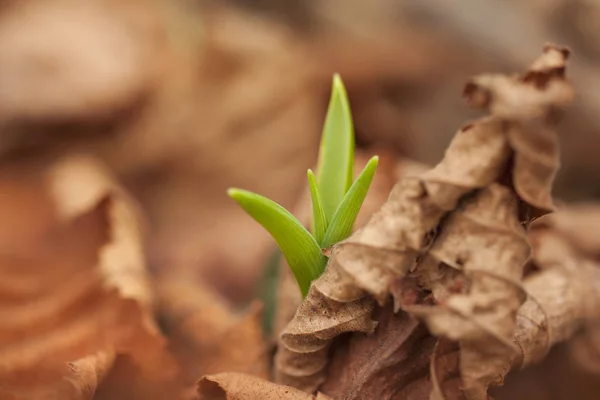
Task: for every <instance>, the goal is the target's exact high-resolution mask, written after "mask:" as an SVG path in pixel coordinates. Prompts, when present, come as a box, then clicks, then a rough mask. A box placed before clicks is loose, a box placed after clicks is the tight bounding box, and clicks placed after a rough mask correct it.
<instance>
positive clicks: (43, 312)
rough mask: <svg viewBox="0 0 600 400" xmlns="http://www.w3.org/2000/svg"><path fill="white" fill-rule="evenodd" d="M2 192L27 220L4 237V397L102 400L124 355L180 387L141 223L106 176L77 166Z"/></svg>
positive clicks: (21, 172) (22, 171)
mask: <svg viewBox="0 0 600 400" xmlns="http://www.w3.org/2000/svg"><path fill="white" fill-rule="evenodd" d="M0 185H2V190H0V192H2V193H6V194H9V195H6V196H2V198H1V199H0V200H1V202H2V207H1V208H2V213H3V214H6V215H7V216H8V215H11V214H12V215H16V216H18V217H17V218H14V217H13V218H9V217H7V218H2V220H3V221H4V223H3V227H2V229H1V230H2V233H1V234H0V241H1V242H2V244H0V276H2V280H1V284H0V315H1V320H2V321H1V323H0V397H2V398H12V399H31V398H48V399H53V398H56V399H58V398H60V399H89V398H92V397H93V396H94V393H95V392H96V390H97V388H98V386H99V385H100V384H101V383H102V381H103V380H104V379H105V378H107V375H110V371H111V369H112V368H113V367H114V366H115V365H116V364H115V363H116V362H117V359H118V357H116V356H117V355H119V354H124V355H129V356H130V357H131V358H132V360H133V361H134V362H135V365H136V366H137V367H138V373H139V374H140V376H141V375H145V374H151V376H152V377H153V379H156V381H157V382H159V381H161V382H162V379H167V380H168V379H170V378H172V377H173V373H174V370H173V369H172V368H173V364H172V363H170V359H169V357H168V356H166V355H165V354H164V353H163V345H164V343H163V340H162V338H161V337H160V335H159V334H158V332H157V330H156V328H155V326H154V325H153V323H152V319H151V313H150V309H149V305H150V302H151V295H150V293H151V292H150V289H149V286H148V281H147V277H146V271H145V264H144V258H143V255H142V253H141V231H140V225H139V218H138V215H137V212H136V210H135V207H134V206H133V204H132V203H131V202H130V200H129V199H128V198H127V197H126V195H125V194H124V193H123V192H122V191H120V189H119V188H118V187H117V186H116V185H115V184H114V183H113V182H112V181H111V178H110V177H109V176H108V175H107V174H106V173H105V172H104V170H103V169H102V167H101V166H100V165H98V164H96V163H95V162H94V161H93V160H90V159H88V158H81V157H75V158H70V159H66V160H62V161H59V162H57V163H53V164H51V165H49V166H47V167H46V169H45V170H44V171H42V170H40V169H39V168H33V169H32V168H25V167H23V168H15V169H13V170H7V169H5V170H4V172H3V173H2V175H1V176H0ZM3 217H4V215H3ZM159 370H160V371H159Z"/></svg>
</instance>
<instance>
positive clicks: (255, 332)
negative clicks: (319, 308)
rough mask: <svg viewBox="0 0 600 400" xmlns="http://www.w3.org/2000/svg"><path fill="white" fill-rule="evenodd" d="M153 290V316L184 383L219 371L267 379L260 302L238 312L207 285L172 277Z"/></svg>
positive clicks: (266, 357)
mask: <svg viewBox="0 0 600 400" xmlns="http://www.w3.org/2000/svg"><path fill="white" fill-rule="evenodd" d="M157 289H158V300H159V301H158V303H159V316H160V319H161V320H162V321H163V325H164V327H165V330H166V331H167V332H168V335H169V339H170V345H171V347H172V348H173V350H174V353H175V354H176V356H177V357H178V359H179V360H180V363H181V364H182V365H183V366H184V368H183V369H184V370H185V378H186V382H187V383H188V384H190V385H192V384H193V383H194V382H195V381H196V380H197V379H198V376H202V375H206V374H215V373H220V372H225V371H229V372H243V373H247V374H252V375H255V376H258V377H261V378H265V379H266V378H267V377H268V368H269V359H268V354H267V349H266V346H265V343H264V340H263V333H262V326H261V320H262V305H260V304H258V303H254V304H252V305H251V306H250V310H248V311H247V312H246V313H245V314H244V315H241V316H238V315H236V314H235V313H234V312H233V310H232V309H231V307H229V306H228V305H227V304H226V302H225V301H224V299H223V298H222V297H221V296H219V294H217V293H215V292H214V289H212V288H211V287H208V286H202V285H199V284H198V283H197V282H191V281H189V280H182V279H179V278H176V277H171V278H163V279H159V281H158V284H157Z"/></svg>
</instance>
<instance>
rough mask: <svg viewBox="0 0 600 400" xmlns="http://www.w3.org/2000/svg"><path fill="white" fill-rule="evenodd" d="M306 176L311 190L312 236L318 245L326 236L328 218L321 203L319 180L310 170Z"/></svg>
mask: <svg viewBox="0 0 600 400" xmlns="http://www.w3.org/2000/svg"><path fill="white" fill-rule="evenodd" d="M306 175H307V177H308V187H309V188H310V199H311V201H312V211H313V217H312V227H311V229H312V235H313V236H314V238H315V239H316V241H317V243H321V242H322V241H323V237H324V236H325V231H326V230H327V217H325V210H324V209H323V203H322V202H321V195H320V194H319V184H318V183H317V178H316V177H315V174H314V173H313V172H312V171H311V170H310V169H309V170H308V172H307V173H306Z"/></svg>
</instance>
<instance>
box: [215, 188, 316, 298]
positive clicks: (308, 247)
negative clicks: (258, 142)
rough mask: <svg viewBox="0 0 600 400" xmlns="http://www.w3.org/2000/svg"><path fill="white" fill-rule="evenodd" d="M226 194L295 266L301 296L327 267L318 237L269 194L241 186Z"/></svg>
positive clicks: (293, 266)
mask: <svg viewBox="0 0 600 400" xmlns="http://www.w3.org/2000/svg"><path fill="white" fill-rule="evenodd" d="M227 194H228V195H229V196H230V197H231V198H232V199H233V200H235V201H236V202H237V203H238V204H239V205H240V206H241V207H242V208H243V209H244V210H245V211H246V212H247V213H248V214H249V215H250V216H251V217H252V218H254V220H256V221H257V222H258V223H259V224H261V225H262V226H263V228H265V229H266V230H267V231H268V232H269V233H270V234H271V236H272V237H273V239H275V241H276V242H277V244H278V245H279V248H280V249H281V252H282V253H283V256H284V257H285V259H286V261H287V262H288V265H289V266H290V268H291V269H292V272H293V273H294V276H295V277H296V281H297V282H298V285H299V286H300V290H301V291H302V295H303V296H306V294H307V293H308V289H309V288H310V284H311V282H312V281H313V280H314V279H316V278H318V277H319V276H320V275H321V274H322V273H323V270H324V269H325V264H326V258H325V256H324V255H323V253H322V251H321V247H320V246H319V244H318V243H317V242H316V240H315V238H313V237H312V236H311V234H310V233H309V232H308V231H307V230H306V228H304V226H302V224H301V223H300V222H299V221H298V220H297V219H296V218H295V217H294V216H293V215H292V214H290V212H288V211H287V210H286V209H285V208H283V207H282V206H280V205H279V204H277V203H275V202H274V201H272V200H269V199H267V198H266V197H263V196H260V195H258V194H256V193H252V192H249V191H247V190H241V189H229V190H228V191H227Z"/></svg>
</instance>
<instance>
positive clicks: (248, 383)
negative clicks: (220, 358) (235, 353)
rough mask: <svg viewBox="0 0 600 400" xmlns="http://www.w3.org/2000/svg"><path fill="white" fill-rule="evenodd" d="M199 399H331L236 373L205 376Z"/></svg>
mask: <svg viewBox="0 0 600 400" xmlns="http://www.w3.org/2000/svg"><path fill="white" fill-rule="evenodd" d="M198 394H199V395H200V400H256V399H261V400H331V398H330V397H328V396H325V395H323V394H321V393H317V395H315V396H313V395H310V394H306V393H304V392H302V391H300V390H298V389H294V388H292V387H289V386H282V385H277V384H274V383H271V382H268V381H264V380H262V379H260V378H257V377H254V376H251V375H244V374H238V373H224V374H217V375H208V376H205V377H204V378H202V379H201V380H200V382H198Z"/></svg>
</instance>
